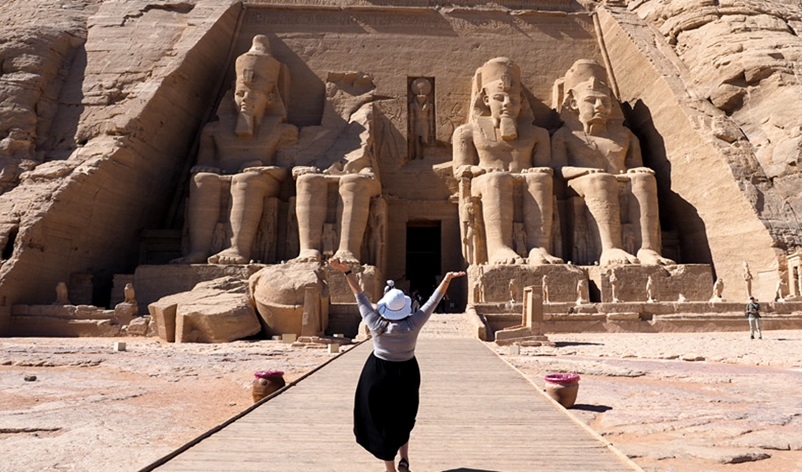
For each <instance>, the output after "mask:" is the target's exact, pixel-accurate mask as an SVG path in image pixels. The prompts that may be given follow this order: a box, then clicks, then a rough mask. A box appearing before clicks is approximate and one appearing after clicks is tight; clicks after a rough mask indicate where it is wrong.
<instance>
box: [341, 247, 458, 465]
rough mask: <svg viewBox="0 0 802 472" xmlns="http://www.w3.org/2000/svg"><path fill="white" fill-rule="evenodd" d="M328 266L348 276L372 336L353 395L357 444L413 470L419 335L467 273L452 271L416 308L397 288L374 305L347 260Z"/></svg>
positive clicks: (387, 462) (382, 458) (389, 461)
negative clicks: (411, 454) (451, 286)
mask: <svg viewBox="0 0 802 472" xmlns="http://www.w3.org/2000/svg"><path fill="white" fill-rule="evenodd" d="M329 265H330V266H331V267H332V268H333V269H335V270H339V271H340V272H342V273H344V274H345V279H346V281H348V286H349V287H350V288H351V291H352V292H353V294H354V296H355V297H356V301H357V304H358V306H359V314H360V315H361V316H362V319H363V320H364V321H365V323H366V324H367V326H368V329H370V334H371V337H372V339H373V352H371V354H370V356H368V359H367V360H366V361H365V365H364V367H363V368H362V373H361V374H360V376H359V382H358V384H357V388H356V395H355V399H354V435H355V436H356V442H357V443H358V444H359V445H361V446H362V447H364V448H365V449H366V450H367V451H368V452H370V453H371V454H373V455H374V456H375V457H376V458H378V459H379V460H381V461H383V462H384V467H385V469H386V471H387V472H396V468H395V456H396V455H400V456H401V460H400V461H399V462H398V472H409V436H410V433H411V432H412V428H413V427H414V426H415V417H416V416H417V414H418V405H419V402H420V400H419V390H420V368H419V367H418V361H417V360H416V359H415V346H416V344H417V340H418V334H419V333H420V331H421V328H423V325H424V324H425V323H426V322H427V321H428V320H429V318H430V317H431V315H432V312H433V311H434V307H435V306H437V303H438V302H439V301H440V299H441V298H443V296H444V295H445V293H446V290H448V285H449V283H450V282H451V279H453V278H456V277H462V276H464V275H465V272H449V273H447V274H446V275H445V277H443V281H442V282H441V283H440V285H439V286H438V287H437V289H436V290H435V291H434V293H433V294H432V296H431V297H429V300H428V301H427V302H426V303H424V304H423V306H421V307H420V309H418V310H417V311H413V310H412V300H411V299H410V298H409V297H408V296H406V295H404V292H402V291H401V290H398V289H396V288H392V289H389V290H387V292H386V293H385V294H384V296H383V297H382V299H381V300H379V302H378V303H377V304H376V309H374V308H373V306H372V305H371V303H370V300H368V297H367V295H365V293H364V292H363V291H362V288H361V287H360V286H359V284H358V283H357V279H356V276H354V275H353V273H352V272H351V269H349V267H348V266H347V265H346V264H344V263H342V262H340V261H339V260H338V259H330V260H329Z"/></svg>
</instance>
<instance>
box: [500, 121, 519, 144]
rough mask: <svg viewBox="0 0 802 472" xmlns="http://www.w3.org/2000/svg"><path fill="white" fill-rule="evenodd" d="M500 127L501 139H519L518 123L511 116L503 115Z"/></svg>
mask: <svg viewBox="0 0 802 472" xmlns="http://www.w3.org/2000/svg"><path fill="white" fill-rule="evenodd" d="M498 129H499V130H500V131H501V139H503V140H504V141H513V140H515V139H518V123H517V122H516V121H515V119H514V118H513V117H511V116H502V117H501V118H500V119H499V124H498Z"/></svg>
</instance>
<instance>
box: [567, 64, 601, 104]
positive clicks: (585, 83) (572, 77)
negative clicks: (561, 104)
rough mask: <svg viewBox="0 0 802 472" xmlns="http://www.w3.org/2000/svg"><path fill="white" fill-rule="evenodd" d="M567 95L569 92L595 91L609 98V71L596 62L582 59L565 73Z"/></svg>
mask: <svg viewBox="0 0 802 472" xmlns="http://www.w3.org/2000/svg"><path fill="white" fill-rule="evenodd" d="M563 87H564V89H565V92H566V95H567V94H568V91H572V90H573V91H576V92H579V91H580V90H593V91H596V92H601V93H605V94H607V95H608V96H609V95H611V93H610V86H609V85H608V84H607V71H606V70H605V69H604V67H602V66H601V64H599V63H598V62H596V61H592V60H589V59H580V60H578V61H576V62H574V65H573V66H571V68H570V69H568V72H566V73H565V82H564V85H563Z"/></svg>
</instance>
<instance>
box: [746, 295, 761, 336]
mask: <svg viewBox="0 0 802 472" xmlns="http://www.w3.org/2000/svg"><path fill="white" fill-rule="evenodd" d="M746 317H747V318H748V319H749V339H755V330H757V337H758V339H763V333H762V332H761V331H760V303H758V302H757V300H755V297H749V303H747V304H746Z"/></svg>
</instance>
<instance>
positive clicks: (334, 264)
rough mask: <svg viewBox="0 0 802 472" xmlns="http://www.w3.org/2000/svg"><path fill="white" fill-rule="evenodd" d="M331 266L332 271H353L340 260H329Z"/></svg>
mask: <svg viewBox="0 0 802 472" xmlns="http://www.w3.org/2000/svg"><path fill="white" fill-rule="evenodd" d="M329 265H330V266H331V268H332V269H334V270H339V271H340V272H342V273H345V272H348V271H349V270H350V269H351V268H350V267H348V265H346V264H344V263H342V262H340V260H339V259H334V258H331V259H329Z"/></svg>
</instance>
